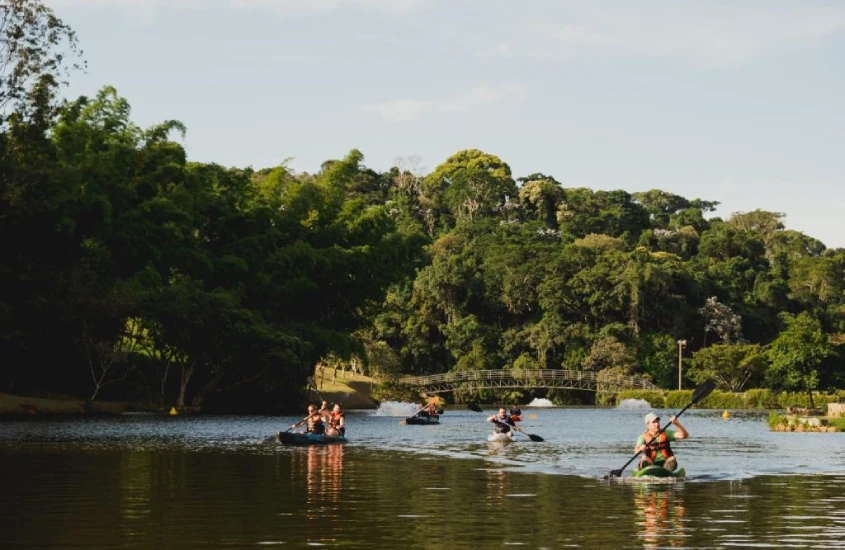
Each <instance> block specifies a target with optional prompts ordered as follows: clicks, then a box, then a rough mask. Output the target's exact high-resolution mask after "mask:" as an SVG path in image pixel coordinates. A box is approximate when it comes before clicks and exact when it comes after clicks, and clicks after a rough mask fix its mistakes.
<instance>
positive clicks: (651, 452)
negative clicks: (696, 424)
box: [634, 412, 689, 471]
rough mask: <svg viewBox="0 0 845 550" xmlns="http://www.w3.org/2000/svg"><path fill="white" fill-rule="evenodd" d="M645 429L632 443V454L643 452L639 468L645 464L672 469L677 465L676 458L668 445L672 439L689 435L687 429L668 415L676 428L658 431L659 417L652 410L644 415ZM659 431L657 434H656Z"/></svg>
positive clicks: (675, 439)
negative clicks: (634, 442) (634, 443)
mask: <svg viewBox="0 0 845 550" xmlns="http://www.w3.org/2000/svg"><path fill="white" fill-rule="evenodd" d="M644 420H645V426H646V429H645V431H644V432H643V433H642V434H641V435H640V437H638V438H637V443H636V445H634V454H637V453H640V452H642V453H643V456H642V457H641V458H640V465H639V469H640V470H642V469H643V468H645V467H646V466H651V465H655V466H662V467H663V468H665V469H667V470H670V471H671V470H674V469H675V468H677V467H678V459H676V458H675V454H674V453H673V452H672V447H671V446H670V445H669V444H670V443H671V442H672V441H680V440H681V439H686V438H688V437H689V432H687V429H686V428H684V427H683V426H681V423H680V422H678V419H677V417H675V416H670V417H669V422H671V423H672V425H673V426H675V427H676V428H677V430H664V431H662V432H661V431H660V417H659V416H657V415H656V414H654V413H653V412H650V413H648V414H647V415H645V418H644ZM658 432H659V435H658Z"/></svg>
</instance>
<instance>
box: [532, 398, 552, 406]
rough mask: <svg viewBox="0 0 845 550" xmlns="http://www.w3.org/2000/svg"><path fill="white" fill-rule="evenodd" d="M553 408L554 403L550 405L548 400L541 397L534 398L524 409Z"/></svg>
mask: <svg viewBox="0 0 845 550" xmlns="http://www.w3.org/2000/svg"><path fill="white" fill-rule="evenodd" d="M554 406H555V405H554V403H552V402H551V401H549V400H548V399H545V398H541V397H535V398H534V400H533V401H531V403H529V404H528V405H526V407H554Z"/></svg>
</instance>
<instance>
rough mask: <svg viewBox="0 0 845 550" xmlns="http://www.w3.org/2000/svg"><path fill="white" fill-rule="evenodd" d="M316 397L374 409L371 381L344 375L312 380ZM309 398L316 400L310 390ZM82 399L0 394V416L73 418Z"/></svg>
mask: <svg viewBox="0 0 845 550" xmlns="http://www.w3.org/2000/svg"><path fill="white" fill-rule="evenodd" d="M315 382H316V384H317V386H318V389H319V392H320V396H322V398H323V399H325V400H326V401H329V402H331V403H340V404H341V405H342V406H343V408H345V409H376V408H378V402H377V401H376V400H375V399H373V397H372V392H371V389H372V386H373V385H374V384H375V382H374V381H373V379H372V378H370V377H368V376H362V375H358V374H356V375H352V374H351V373H346V378H343V377H338V378H336V379H335V380H334V381H332V380H331V378H330V377H326V380H324V381H321V380H320V377H319V375H318V376H317V377H316V378H315ZM309 399H311V400H312V401H318V400H319V399H320V398H319V397H317V396H316V395H314V392H313V391H311V392H310V394H309ZM141 411H155V412H158V410H157V409H155V407H151V406H149V405H143V404H140V403H134V402H128V401H95V402H94V403H93V404H92V408H91V411H90V412H91V413H93V414H123V413H126V412H141ZM85 412H86V410H85V400H84V399H79V398H74V397H70V396H49V397H46V396H45V397H29V396H21V395H15V394H11V393H3V392H0V417H25V416H35V415H73V414H84V413H85Z"/></svg>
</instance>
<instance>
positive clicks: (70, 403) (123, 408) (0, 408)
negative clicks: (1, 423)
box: [0, 392, 137, 416]
mask: <svg viewBox="0 0 845 550" xmlns="http://www.w3.org/2000/svg"><path fill="white" fill-rule="evenodd" d="M132 410H137V406H136V405H134V404H132V403H128V402H122V401H96V402H94V404H93V406H92V410H91V412H92V413H95V414H97V413H100V414H122V413H124V412H128V411H132ZM85 412H86V411H85V400H84V399H77V398H73V397H28V396H22V395H15V394H11V393H2V392H0V416H34V415H42V414H50V415H52V414H57V415H58V414H62V415H64V414H84V413H85Z"/></svg>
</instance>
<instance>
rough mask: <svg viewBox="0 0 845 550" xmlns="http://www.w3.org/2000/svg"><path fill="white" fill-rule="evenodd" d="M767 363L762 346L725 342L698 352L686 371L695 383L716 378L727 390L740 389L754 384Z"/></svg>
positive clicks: (738, 390)
mask: <svg viewBox="0 0 845 550" xmlns="http://www.w3.org/2000/svg"><path fill="white" fill-rule="evenodd" d="M767 366H768V357H767V356H766V353H765V351H764V350H763V348H762V347H761V346H760V345H758V344H730V343H722V344H716V345H714V346H710V347H707V348H702V349H700V350H698V351H697V352H695V353H694V354H693V356H692V358H691V359H690V367H689V368H688V369H687V372H686V374H687V376H688V377H689V378H691V379H692V380H694V381H695V382H696V383H701V382H704V381H705V380H716V381H717V382H718V383H719V385H720V386H721V387H722V388H724V389H725V390H727V391H732V392H741V391H743V390H745V389H746V388H747V387H749V386H751V387H755V386H756V385H757V384H758V383H759V382H760V381H761V380H762V377H763V374H764V373H765V371H766V367H767Z"/></svg>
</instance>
